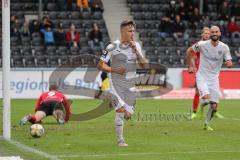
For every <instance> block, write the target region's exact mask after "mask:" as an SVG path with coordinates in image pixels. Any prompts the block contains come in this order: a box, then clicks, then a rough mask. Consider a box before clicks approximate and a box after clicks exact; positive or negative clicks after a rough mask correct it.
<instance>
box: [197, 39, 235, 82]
mask: <svg viewBox="0 0 240 160" xmlns="http://www.w3.org/2000/svg"><path fill="white" fill-rule="evenodd" d="M192 49H193V50H194V51H199V52H200V63H199V69H198V72H197V76H201V77H203V78H204V79H205V80H207V81H212V80H217V79H218V76H219V72H220V70H221V66H222V64H223V60H231V59H232V57H231V54H230V51H229V47H228V46H227V45H226V44H225V43H223V42H221V41H219V43H218V45H217V46H215V47H214V46H213V45H212V44H211V40H207V41H199V42H197V43H195V44H194V45H193V46H192Z"/></svg>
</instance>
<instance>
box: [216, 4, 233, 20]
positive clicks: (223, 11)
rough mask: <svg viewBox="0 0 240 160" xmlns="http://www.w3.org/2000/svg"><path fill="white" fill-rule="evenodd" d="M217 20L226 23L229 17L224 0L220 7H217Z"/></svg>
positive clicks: (227, 6) (228, 8) (227, 7)
mask: <svg viewBox="0 0 240 160" xmlns="http://www.w3.org/2000/svg"><path fill="white" fill-rule="evenodd" d="M218 13H219V15H218V19H219V20H223V21H227V20H229V16H230V13H231V12H230V7H229V4H228V2H227V1H226V0H225V1H223V2H222V5H221V6H220V7H219V9H218Z"/></svg>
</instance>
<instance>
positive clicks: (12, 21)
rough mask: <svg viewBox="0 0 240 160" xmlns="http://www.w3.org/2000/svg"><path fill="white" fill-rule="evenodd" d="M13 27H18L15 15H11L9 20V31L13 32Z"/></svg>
mask: <svg viewBox="0 0 240 160" xmlns="http://www.w3.org/2000/svg"><path fill="white" fill-rule="evenodd" d="M14 28H17V30H19V28H20V24H19V21H18V18H17V17H16V16H15V15H13V16H12V17H11V20H10V32H14V31H13V30H14Z"/></svg>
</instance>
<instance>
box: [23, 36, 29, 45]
mask: <svg viewBox="0 0 240 160" xmlns="http://www.w3.org/2000/svg"><path fill="white" fill-rule="evenodd" d="M21 41H22V45H25V46H26V45H30V44H31V37H22V40H21Z"/></svg>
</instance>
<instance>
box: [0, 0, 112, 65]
mask: <svg viewBox="0 0 240 160" xmlns="http://www.w3.org/2000/svg"><path fill="white" fill-rule="evenodd" d="M66 2H67V1H66V0H47V1H46V0H43V10H42V14H43V17H47V20H45V19H42V20H40V21H39V20H38V7H39V4H38V0H34V1H32V0H11V6H10V8H11V33H14V34H11V67H13V68H16V67H57V66H60V65H61V64H63V63H64V64H66V63H70V62H71V60H70V59H71V58H72V57H74V56H77V55H80V54H96V55H99V54H100V52H101V49H100V46H99V47H96V49H95V48H94V50H93V49H91V48H90V46H89V45H88V39H89V38H88V32H89V31H90V30H91V27H92V24H93V23H97V24H98V26H99V27H100V31H101V32H102V35H103V37H104V38H103V42H104V43H106V42H108V41H109V39H110V38H109V35H108V31H107V29H106V26H105V21H104V19H103V16H102V14H103V13H102V11H99V10H94V11H91V9H90V8H89V9H86V8H84V9H83V10H80V9H79V8H78V7H77V4H76V1H72V3H71V4H67V5H66ZM89 5H90V4H89ZM90 6H91V5H90ZM27 17H28V18H27ZM29 17H30V19H29ZM33 17H34V18H33ZM26 19H29V26H28V28H29V32H30V35H24V36H23V34H22V30H21V29H22V26H23V24H24V22H25V20H26ZM60 23H61V24H62V25H63V30H64V32H67V31H68V28H69V26H70V24H72V23H73V24H75V27H76V31H77V32H78V33H79V34H80V42H79V46H78V47H67V44H66V45H57V44H54V45H50V46H46V45H44V37H43V35H42V33H41V28H47V26H50V27H51V29H52V30H53V31H54V34H55V32H56V31H57V30H58V26H59V24H60ZM1 27H2V25H1ZM14 28H15V30H16V33H15V32H13V31H14ZM1 30H2V29H1ZM1 30H0V31H1ZM16 35H20V36H16ZM54 37H55V35H54ZM1 38H2V36H1ZM55 42H56V39H55ZM1 45H2V44H1ZM0 47H1V46H0ZM0 52H2V49H1V51H0ZM1 55H2V53H1ZM0 62H1V60H0ZM0 65H2V63H0ZM69 65H72V64H69Z"/></svg>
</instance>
